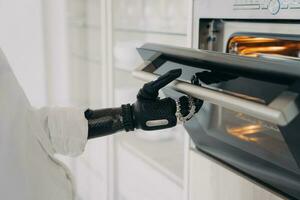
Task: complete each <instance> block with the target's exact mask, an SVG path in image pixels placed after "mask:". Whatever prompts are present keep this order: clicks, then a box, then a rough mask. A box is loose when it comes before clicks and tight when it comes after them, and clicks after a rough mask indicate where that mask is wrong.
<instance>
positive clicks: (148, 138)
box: [112, 0, 189, 200]
mask: <svg viewBox="0 0 300 200" xmlns="http://www.w3.org/2000/svg"><path fill="white" fill-rule="evenodd" d="M188 4H189V1H184V0H175V1H174V0H152V1H148V0H113V6H112V8H113V9H112V12H113V20H112V21H113V25H112V31H113V32H112V34H113V40H112V45H113V48H112V52H113V66H114V74H115V77H114V79H115V82H114V83H115V105H116V106H119V105H120V104H125V103H133V102H134V101H136V94H137V93H138V90H139V89H140V88H141V87H142V85H143V82H141V81H137V80H136V79H134V78H133V77H132V75H131V71H132V70H133V69H134V68H136V67H137V66H138V65H139V64H140V63H141V61H142V60H141V58H140V56H139V55H138V53H137V51H136V48H137V47H140V46H141V45H143V44H144V43H146V42H156V43H162V44H174V45H179V46H186V45H187V18H188ZM185 134H186V133H185V131H184V130H183V128H182V127H176V128H173V129H170V130H162V131H155V132H142V131H138V132H135V133H127V134H125V135H122V134H120V135H119V136H116V137H115V149H116V150H115V179H114V181H115V184H114V185H115V188H114V189H115V197H114V199H115V200H139V199H145V200H146V199H149V200H164V199H172V200H181V199H183V185H184V181H183V180H184V178H183V172H184V135H185Z"/></svg>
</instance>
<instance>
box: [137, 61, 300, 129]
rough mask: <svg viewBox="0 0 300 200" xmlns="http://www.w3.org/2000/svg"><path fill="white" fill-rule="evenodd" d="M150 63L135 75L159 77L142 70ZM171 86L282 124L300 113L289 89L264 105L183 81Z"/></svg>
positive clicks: (140, 77)
mask: <svg viewBox="0 0 300 200" xmlns="http://www.w3.org/2000/svg"><path fill="white" fill-rule="evenodd" d="M148 64H149V63H148V62H146V63H144V64H143V65H142V66H141V67H139V68H137V69H136V70H134V71H133V73H132V74H133V76H134V77H136V78H138V79H141V80H143V81H153V80H155V79H157V78H158V77H159V76H158V75H155V74H152V73H149V72H145V71H141V70H142V68H143V67H145V66H146V65H148ZM170 86H171V87H172V88H173V89H174V90H176V91H178V92H182V93H184V94H187V95H190V96H193V97H195V98H199V99H202V100H204V101H206V102H209V103H212V104H215V105H218V106H221V107H224V108H227V109H230V110H233V111H236V112H240V113H244V114H247V115H250V116H252V117H255V118H257V119H260V120H263V121H266V122H270V123H273V124H276V125H280V126H286V125H288V124H289V123H290V122H291V121H292V120H293V119H294V118H295V117H296V116H297V115H298V114H299V109H298V107H297V105H296V103H295V100H296V98H297V96H298V94H297V93H293V92H289V91H285V92H283V93H282V94H281V95H279V96H278V97H277V98H276V99H274V100H273V101H272V102H271V103H270V104H269V105H264V104H261V103H257V102H253V101H250V100H247V99H243V98H241V97H236V96H232V95H229V94H224V93H222V92H218V91H215V90H212V89H208V88H205V87H201V86H196V85H193V84H190V83H186V82H183V81H178V80H177V81H173V82H172V83H171V84H170Z"/></svg>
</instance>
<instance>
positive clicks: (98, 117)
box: [85, 69, 202, 139]
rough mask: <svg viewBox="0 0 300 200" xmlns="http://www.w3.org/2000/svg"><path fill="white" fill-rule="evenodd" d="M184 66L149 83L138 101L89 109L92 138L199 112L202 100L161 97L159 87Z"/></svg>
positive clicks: (167, 123)
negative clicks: (117, 106) (177, 99)
mask: <svg viewBox="0 0 300 200" xmlns="http://www.w3.org/2000/svg"><path fill="white" fill-rule="evenodd" d="M180 75H181V70H180V69H179V70H171V71H169V72H168V73H166V74H165V75H163V76H161V77H160V78H158V79H157V80H156V81H152V82H149V83H146V84H145V85H144V86H143V88H142V89H140V91H139V93H138V95H137V101H136V102H135V103H134V104H132V105H130V104H126V105H122V106H121V107H119V108H107V109H100V110H90V109H88V110H87V111H86V112H85V117H86V119H87V120H88V139H92V138H96V137H101V136H106V135H110V134H113V133H116V132H118V131H121V130H125V131H134V130H135V129H142V130H159V129H165V128H170V127H173V126H176V124H177V117H179V118H180V119H183V120H186V119H189V118H191V116H192V115H193V114H194V113H196V112H198V110H199V109H200V107H201V106H202V101H201V100H196V99H192V98H188V97H186V96H183V97H181V98H180V99H179V101H178V102H176V101H175V100H173V99H172V98H164V99H160V98H159V97H158V91H159V90H160V89H161V88H163V87H164V86H166V85H167V84H169V83H170V82H172V81H173V80H175V79H176V78H178V77H179V76H180Z"/></svg>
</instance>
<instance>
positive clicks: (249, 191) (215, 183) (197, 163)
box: [189, 150, 284, 200]
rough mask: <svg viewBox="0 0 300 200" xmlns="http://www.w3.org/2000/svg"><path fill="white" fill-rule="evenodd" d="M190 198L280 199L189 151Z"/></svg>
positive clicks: (198, 199) (229, 199)
mask: <svg viewBox="0 0 300 200" xmlns="http://www.w3.org/2000/svg"><path fill="white" fill-rule="evenodd" d="M189 154H190V155H189V156H190V161H189V199H190V200H220V199H222V200H282V199H284V198H281V197H279V196H277V195H275V194H274V193H271V192H270V191H267V190H265V189H263V188H261V187H260V186H258V185H256V184H255V183H253V182H250V181H249V180H247V179H245V178H243V177H241V176H239V175H237V174H235V173H234V172H232V171H230V170H228V169H226V168H224V167H223V166H220V165H218V164H216V163H214V162H213V161H211V160H209V159H208V158H206V157H204V156H203V155H201V154H200V153H197V152H195V151H193V150H191V151H190V152H189Z"/></svg>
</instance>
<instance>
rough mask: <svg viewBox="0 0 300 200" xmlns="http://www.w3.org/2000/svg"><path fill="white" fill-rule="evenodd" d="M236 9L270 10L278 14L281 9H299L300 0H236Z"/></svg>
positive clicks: (234, 7) (234, 6)
mask: <svg viewBox="0 0 300 200" xmlns="http://www.w3.org/2000/svg"><path fill="white" fill-rule="evenodd" d="M233 9H234V10H268V11H269V12H270V14H272V15H276V14H278V13H279V12H280V11H281V10H290V9H291V10H294V9H299V12H300V0H234V4H233Z"/></svg>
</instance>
